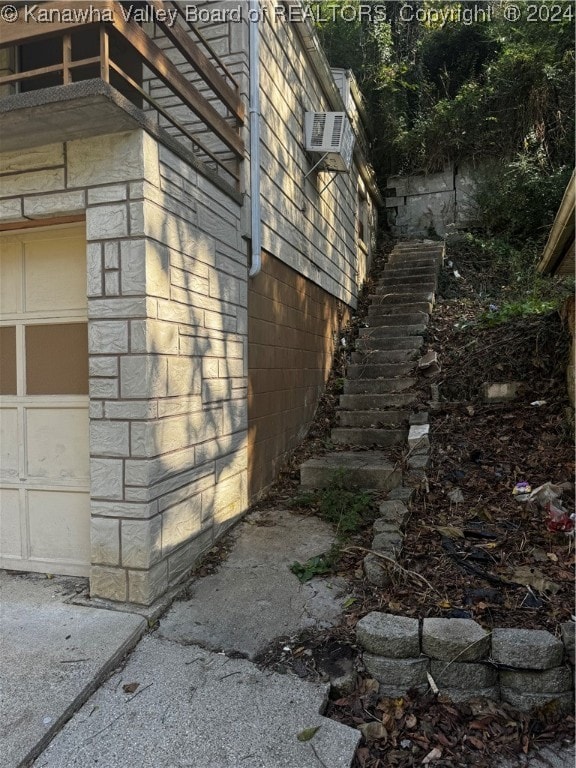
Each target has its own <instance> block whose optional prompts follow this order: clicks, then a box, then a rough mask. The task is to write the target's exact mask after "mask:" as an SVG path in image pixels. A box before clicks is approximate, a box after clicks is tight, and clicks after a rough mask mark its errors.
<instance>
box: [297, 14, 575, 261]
mask: <svg viewBox="0 0 576 768" xmlns="http://www.w3.org/2000/svg"><path fill="white" fill-rule="evenodd" d="M344 4H345V5H346V6H348V7H356V8H357V11H358V12H357V13H356V14H353V13H352V12H351V11H347V13H346V14H345V15H346V18H342V16H341V15H339V14H338V13H334V12H333V11H331V10H330V9H331V8H334V6H335V5H336V6H338V5H341V6H342V5H344ZM311 6H312V8H313V10H314V12H315V18H316V19H317V24H316V26H317V29H318V32H319V35H320V39H321V41H322V44H323V46H324V48H325V50H326V53H327V56H328V59H329V61H330V63H331V65H332V66H338V67H347V68H351V69H352V70H353V71H354V73H355V74H356V77H357V79H358V82H359V85H360V87H361V89H362V91H363V93H364V95H365V97H366V101H367V104H368V109H369V112H370V114H371V116H372V120H373V124H374V125H375V126H378V131H377V133H376V135H375V136H374V138H373V142H372V149H373V161H374V165H375V168H376V171H377V175H378V177H379V178H380V181H381V185H382V186H384V184H385V181H384V180H385V177H386V176H387V175H388V174H394V173H410V172H414V171H422V170H425V171H428V172H432V171H436V170H439V169H441V168H442V167H443V166H444V164H445V163H447V162H452V163H456V164H459V163H462V162H463V161H468V162H469V163H472V164H480V165H481V166H482V168H483V169H484V167H485V166H486V164H487V163H488V164H489V167H488V172H487V173H486V175H485V177H484V179H483V180H482V181H481V183H480V186H479V189H478V195H477V198H478V199H477V203H478V206H479V221H478V226H479V229H480V230H481V231H482V232H483V233H484V234H485V235H487V236H489V237H493V236H497V237H500V238H502V239H503V240H504V241H506V242H509V243H511V244H512V245H513V246H514V247H516V248H519V249H520V250H522V248H523V247H524V244H525V241H526V239H528V240H530V241H535V242H536V243H539V244H540V245H541V242H542V238H544V237H545V235H546V232H547V229H548V228H549V226H550V224H551V222H552V219H553V216H554V213H555V212H556V210H557V208H558V204H559V202H560V199H561V196H562V193H563V191H564V188H565V186H566V183H567V181H568V178H569V175H570V172H571V169H572V167H573V158H574V149H573V148H574V46H573V41H574V19H575V16H576V8H575V7H574V4H573V2H571V0H570V1H567V0H554V1H552V0H538V1H537V2H535V3H530V4H526V3H516V5H515V7H516V8H518V7H520V9H521V13H520V18H519V19H516V20H514V21H510V20H509V18H510V16H509V14H508V12H507V8H508V6H509V3H506V2H500V1H499V0H472V1H470V0H461V1H460V2H457V1H456V0H453V2H444V1H442V0H412V2H410V3H399V2H394V1H393V0H387V1H385V2H382V3H374V4H373V5H372V8H373V11H372V13H371V14H365V13H364V14H362V13H360V8H361V7H365V6H366V4H362V3H361V2H360V0H346V2H345V3H344V2H342V3H340V4H339V3H335V2H334V0H325V1H324V2H316V3H312V4H311ZM507 16H508V18H507ZM351 18H352V19H353V20H352V21H351V20H350V19H351Z"/></svg>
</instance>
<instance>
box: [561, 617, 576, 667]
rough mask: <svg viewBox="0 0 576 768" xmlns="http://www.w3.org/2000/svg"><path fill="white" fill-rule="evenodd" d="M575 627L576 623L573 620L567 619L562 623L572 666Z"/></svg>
mask: <svg viewBox="0 0 576 768" xmlns="http://www.w3.org/2000/svg"><path fill="white" fill-rule="evenodd" d="M574 627H576V624H575V623H574V622H573V621H565V622H564V623H563V624H560V632H561V633H562V642H563V643H564V648H565V650H566V657H567V659H568V661H569V662H570V664H572V666H574Z"/></svg>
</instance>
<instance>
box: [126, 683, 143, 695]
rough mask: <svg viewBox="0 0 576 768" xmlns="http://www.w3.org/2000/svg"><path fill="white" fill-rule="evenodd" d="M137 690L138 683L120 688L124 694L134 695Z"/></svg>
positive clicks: (127, 684)
mask: <svg viewBox="0 0 576 768" xmlns="http://www.w3.org/2000/svg"><path fill="white" fill-rule="evenodd" d="M138 688H140V683H125V684H124V685H123V686H122V690H123V691H124V693H134V691H135V690H137V689H138Z"/></svg>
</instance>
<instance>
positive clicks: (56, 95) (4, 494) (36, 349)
mask: <svg viewBox="0 0 576 768" xmlns="http://www.w3.org/2000/svg"><path fill="white" fill-rule="evenodd" d="M17 6H18V8H17V11H18V14H19V15H18V16H17V18H14V19H13V20H11V21H10V22H7V21H6V19H4V20H3V21H2V22H1V24H2V29H1V34H0V41H1V42H0V45H1V48H0V134H1V136H2V142H1V147H0V148H1V154H0V174H1V175H0V269H1V290H2V295H1V306H0V343H1V365H0V394H1V395H2V409H1V419H2V421H1V426H2V440H1V443H0V448H1V452H2V454H1V467H0V469H1V473H2V474H1V484H2V487H1V503H0V515H1V517H0V541H1V549H0V566H1V567H3V568H9V569H17V570H32V571H49V572H54V573H64V574H73V575H89V576H90V589H91V595H92V596H94V597H99V598H103V599H106V600H110V601H116V602H130V603H135V604H140V605H151V604H153V603H154V602H155V601H156V600H157V599H158V598H160V597H161V596H162V595H163V594H164V593H165V592H166V591H167V590H168V589H169V588H170V587H171V586H173V585H175V584H176V583H178V582H179V581H180V580H181V579H182V578H184V577H185V576H186V574H187V573H188V572H189V571H190V569H191V568H192V567H193V566H194V564H195V563H196V562H197V560H198V558H199V557H200V556H201V554H202V553H203V552H204V551H206V550H207V549H208V548H209V547H210V546H211V545H212V543H213V542H214V541H215V540H216V538H217V537H218V536H219V535H221V533H222V532H223V531H225V530H226V528H228V527H229V526H230V525H231V524H233V523H234V522H235V521H236V520H237V519H238V518H239V516H240V515H242V514H243V512H244V511H245V510H246V509H247V508H248V506H249V504H250V502H251V501H252V500H254V499H256V498H257V497H258V496H259V495H260V494H261V493H262V492H263V491H264V490H265V489H266V487H268V486H269V485H270V483H271V482H272V481H273V479H274V476H275V474H276V473H277V470H278V468H279V466H280V464H281V463H282V461H283V460H284V458H285V457H286V455H287V453H288V452H289V451H290V450H291V449H292V448H293V447H294V446H295V445H296V444H297V442H298V441H299V440H300V439H301V437H302V436H303V435H304V434H305V431H306V428H307V425H308V424H309V423H310V420H311V418H312V416H313V413H314V410H315V406H316V403H317V399H318V396H319V394H320V393H321V391H322V389H323V386H324V383H325V380H326V377H327V374H328V371H329V368H330V365H331V359H332V354H333V351H334V345H335V341H336V339H337V331H338V329H339V328H340V327H341V325H342V323H343V322H344V321H345V320H346V318H347V317H348V315H349V313H350V311H351V310H352V309H353V308H354V307H355V304H356V297H357V294H358V290H359V287H360V285H361V283H362V281H363V279H364V277H365V275H366V271H367V268H368V265H369V262H370V258H371V255H372V250H373V248H374V233H375V227H376V207H377V204H378V202H379V198H378V193H377V190H376V187H375V184H374V180H373V176H372V172H371V169H370V167H369V165H368V164H367V162H366V157H365V153H364V147H365V138H363V137H362V135H361V133H362V130H363V129H362V116H361V114H360V113H359V111H358V109H357V106H355V103H354V100H353V99H352V100H351V99H348V104H347V105H346V104H345V103H344V101H343V98H342V95H341V93H340V91H339V90H338V88H337V86H336V84H335V81H334V79H333V77H332V75H331V73H330V71H329V69H328V65H327V63H326V60H325V58H324V56H323V54H322V52H321V50H320V48H319V47H318V42H317V39H316V37H315V35H314V33H313V31H312V29H311V27H310V26H309V24H308V22H307V21H306V20H305V19H304V18H303V15H302V14H300V15H298V13H296V11H295V8H298V7H299V4H297V3H296V4H295V3H275V4H272V3H269V2H262V3H250V4H248V3H245V4H239V6H238V8H237V9H236V13H232V12H231V6H230V3H221V2H209V3H195V4H194V6H193V8H194V9H195V10H194V14H195V17H194V23H192V22H191V21H190V18H189V13H188V11H187V9H188V7H192V6H188V5H187V4H186V3H171V2H165V3H159V2H156V0H151V1H150V2H147V3H133V4H130V3H124V4H119V3H117V2H115V0H101V2H96V3H92V4H91V6H90V7H91V9H92V10H91V14H92V15H88V16H87V15H86V6H85V5H84V4H83V3H80V2H75V1H74V0H62V2H50V3H36V4H34V6H33V8H34V9H35V10H33V11H32V12H28V11H27V10H26V8H27V6H25V4H17ZM282 8H284V9H285V15H284V16H283V15H282V13H280V12H279V9H282ZM249 9H250V10H251V11H252V13H251V14H250V13H249V12H248V10H249ZM290 9H292V10H290ZM172 12H173V13H174V14H175V15H174V16H173V17H172V16H168V15H167V14H168V13H172ZM251 52H252V61H251ZM251 84H252V88H251ZM343 93H344V92H343ZM344 97H346V93H344ZM307 111H316V112H317V111H327V112H331V111H336V112H340V111H342V112H343V111H348V113H349V116H350V120H351V122H352V124H353V125H355V126H356V128H355V130H356V133H357V137H358V138H357V141H356V145H355V150H354V156H353V161H352V166H351V168H350V171H349V172H348V173H340V174H331V173H327V172H325V171H322V170H319V168H321V166H319V167H318V168H316V169H315V168H314V165H315V164H316V162H317V160H318V157H317V156H316V155H314V154H312V153H309V152H307V151H306V150H305V149H304V146H305V144H304V115H305V113H306V112H307ZM258 134H259V135H258Z"/></svg>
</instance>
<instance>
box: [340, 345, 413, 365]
mask: <svg viewBox="0 0 576 768" xmlns="http://www.w3.org/2000/svg"><path fill="white" fill-rule="evenodd" d="M419 357H420V350H419V349H416V348H415V347H414V348H413V349H367V350H364V351H363V352H352V356H351V360H352V362H353V363H357V364H358V365H385V364H387V363H407V362H408V361H410V360H417V359H418V358H419Z"/></svg>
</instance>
